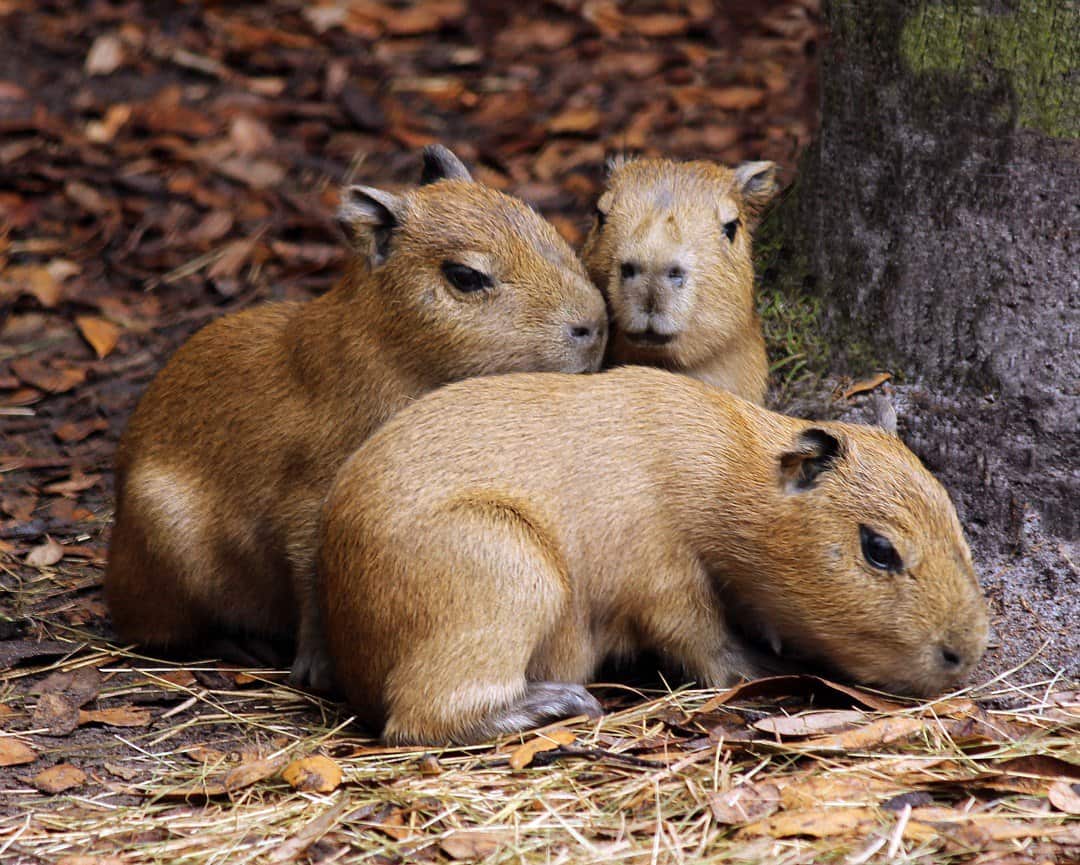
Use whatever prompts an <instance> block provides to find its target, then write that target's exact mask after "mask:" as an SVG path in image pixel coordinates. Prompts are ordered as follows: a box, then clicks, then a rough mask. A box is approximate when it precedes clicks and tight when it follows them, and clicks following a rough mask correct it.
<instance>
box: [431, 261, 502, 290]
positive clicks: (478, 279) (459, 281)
mask: <svg viewBox="0 0 1080 865" xmlns="http://www.w3.org/2000/svg"><path fill="white" fill-rule="evenodd" d="M442 272H443V276H445V277H446V279H447V281H448V282H449V283H450V284H451V285H452V286H454V288H456V289H457V290H458V291H464V292H472V291H483V290H484V289H485V288H491V286H492V285H494V283H493V282H492V281H491V277H490V276H488V275H487V274H486V273H481V272H480V271H479V270H474V269H473V268H471V267H466V266H465V265H464V264H458V263H456V262H453V261H444V262H443V266H442Z"/></svg>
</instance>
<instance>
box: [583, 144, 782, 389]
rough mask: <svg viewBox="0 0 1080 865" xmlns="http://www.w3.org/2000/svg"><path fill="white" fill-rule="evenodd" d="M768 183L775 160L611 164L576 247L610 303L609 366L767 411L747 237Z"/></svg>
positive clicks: (770, 189) (770, 183) (769, 187)
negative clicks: (717, 392) (652, 374)
mask: <svg viewBox="0 0 1080 865" xmlns="http://www.w3.org/2000/svg"><path fill="white" fill-rule="evenodd" d="M774 178H775V170H774V166H773V164H772V163H771V162H748V163H743V164H742V165H740V166H738V167H737V168H735V169H730V168H725V167H724V166H722V165H716V164H714V163H711V162H682V163H680V162H672V161H670V160H667V159H634V160H630V161H625V160H619V161H616V162H615V163H614V164H613V166H612V170H611V175H610V177H609V179H608V185H607V189H606V191H605V192H604V193H603V195H601V196H600V200H599V202H598V204H597V219H596V223H595V224H594V225H593V228H592V230H591V231H590V232H589V236H588V237H587V238H586V240H585V246H584V249H583V250H582V257H583V258H584V260H585V265H586V267H587V268H588V270H589V276H591V277H592V280H593V282H595V283H596V284H597V285H599V286H600V287H601V289H602V290H603V291H604V292H605V294H606V296H607V298H608V304H609V306H610V312H611V336H610V339H609V340H608V356H607V361H606V365H607V366H613V365H620V364H645V365H648V366H660V367H664V368H665V369H670V370H672V371H674V372H681V373H684V374H686V375H690V376H693V377H694V378H698V379H701V380H702V381H705V382H708V383H709V384H712V385H715V386H717V387H722V388H725V389H726V390H730V391H731V392H732V393H734V394H736V395H737V396H741V397H743V398H744V399H748V400H751V401H752V402H756V403H759V404H760V403H762V402H764V399H765V388H766V385H767V382H768V361H767V359H766V356H765V341H764V339H763V338H762V335H761V322H760V321H759V320H758V316H757V312H756V311H755V309H754V268H753V263H752V261H751V237H750V234H751V231H752V229H753V228H754V226H755V225H756V223H757V218H758V215H759V214H760V212H761V210H762V208H763V207H764V206H765V204H766V203H767V202H768V201H769V199H770V198H771V197H772V196H773V193H774V192H775V189H776V184H775V179H774ZM735 220H738V224H737V225H736V226H735V228H734V236H733V237H730V238H729V237H728V236H727V234H725V225H727V226H728V229H729V230H730V229H731V227H732V224H733V222H734V221H735ZM624 268H629V270H627V271H626V272H624ZM680 280H681V284H679V282H680ZM650 310H651V312H650ZM642 334H644V336H642ZM661 338H670V341H668V342H664V343H660V342H658V341H657V340H658V339H661Z"/></svg>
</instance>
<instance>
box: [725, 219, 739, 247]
mask: <svg viewBox="0 0 1080 865" xmlns="http://www.w3.org/2000/svg"><path fill="white" fill-rule="evenodd" d="M738 230H739V220H737V219H733V220H731V222H725V223H724V234H725V235H727V239H728V240H730V241H731V242H732V243H734V242H735V232H736V231H738Z"/></svg>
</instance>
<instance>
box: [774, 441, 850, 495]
mask: <svg viewBox="0 0 1080 865" xmlns="http://www.w3.org/2000/svg"><path fill="white" fill-rule="evenodd" d="M795 447H796V450H793V451H788V452H787V453H784V454H781V455H780V479H781V484H782V485H783V487H784V488H785V489H786V490H787V492H789V493H792V492H803V491H805V490H809V489H813V487H814V486H815V484H816V483H817V479H818V476H819V475H821V474H822V473H823V472H826V471H829V470H830V469H831V468H832V467H833V464H834V463H835V462H836V460H837V458H838V457H839V456H840V451H841V446H840V439H838V438H837V437H836V436H834V435H833V434H832V433H828V432H826V431H825V430H823V429H820V428H818V427H810V428H809V429H805V430H803V431H802V432H801V433H799V437H798V439H797V440H796V442H795Z"/></svg>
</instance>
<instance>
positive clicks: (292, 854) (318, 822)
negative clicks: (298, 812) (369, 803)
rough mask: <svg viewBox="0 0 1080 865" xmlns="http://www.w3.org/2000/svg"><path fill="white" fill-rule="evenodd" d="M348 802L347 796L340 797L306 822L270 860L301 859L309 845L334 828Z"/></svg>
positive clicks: (292, 860)
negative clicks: (332, 804)
mask: <svg viewBox="0 0 1080 865" xmlns="http://www.w3.org/2000/svg"><path fill="white" fill-rule="evenodd" d="M348 804H349V800H348V799H347V798H345V797H344V796H342V797H339V801H338V802H337V804H336V805H334V806H333V807H331V808H328V809H327V810H326V811H324V812H323V813H322V814H320V815H319V816H318V817H316V818H315V819H314V820H312V821H311V822H310V823H307V824H305V825H304V826H303V828H301V829H300V831H299V832H297V833H296V834H295V835H293V836H292V837H291V838H289V839H288V840H286V841H285V842H283V843H282V844H281V845H280V846H279V847H277V848H276V849H275V850H274V851H273V852H272V853H271V854H270V856H269V858H268V861H270V862H294V861H296V860H297V859H299V858H300V855H301V854H302V853H303V852H304V851H305V850H307V849H308V847H310V846H311V845H312V844H314V843H315V842H316V841H318V840H319V839H320V838H321V837H322V836H323V835H325V834H326V833H327V832H328V831H330V829H331V828H333V826H334V824H335V823H337V822H338V820H340V819H341V815H342V813H344V811H345V808H346V807H347V806H348Z"/></svg>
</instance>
